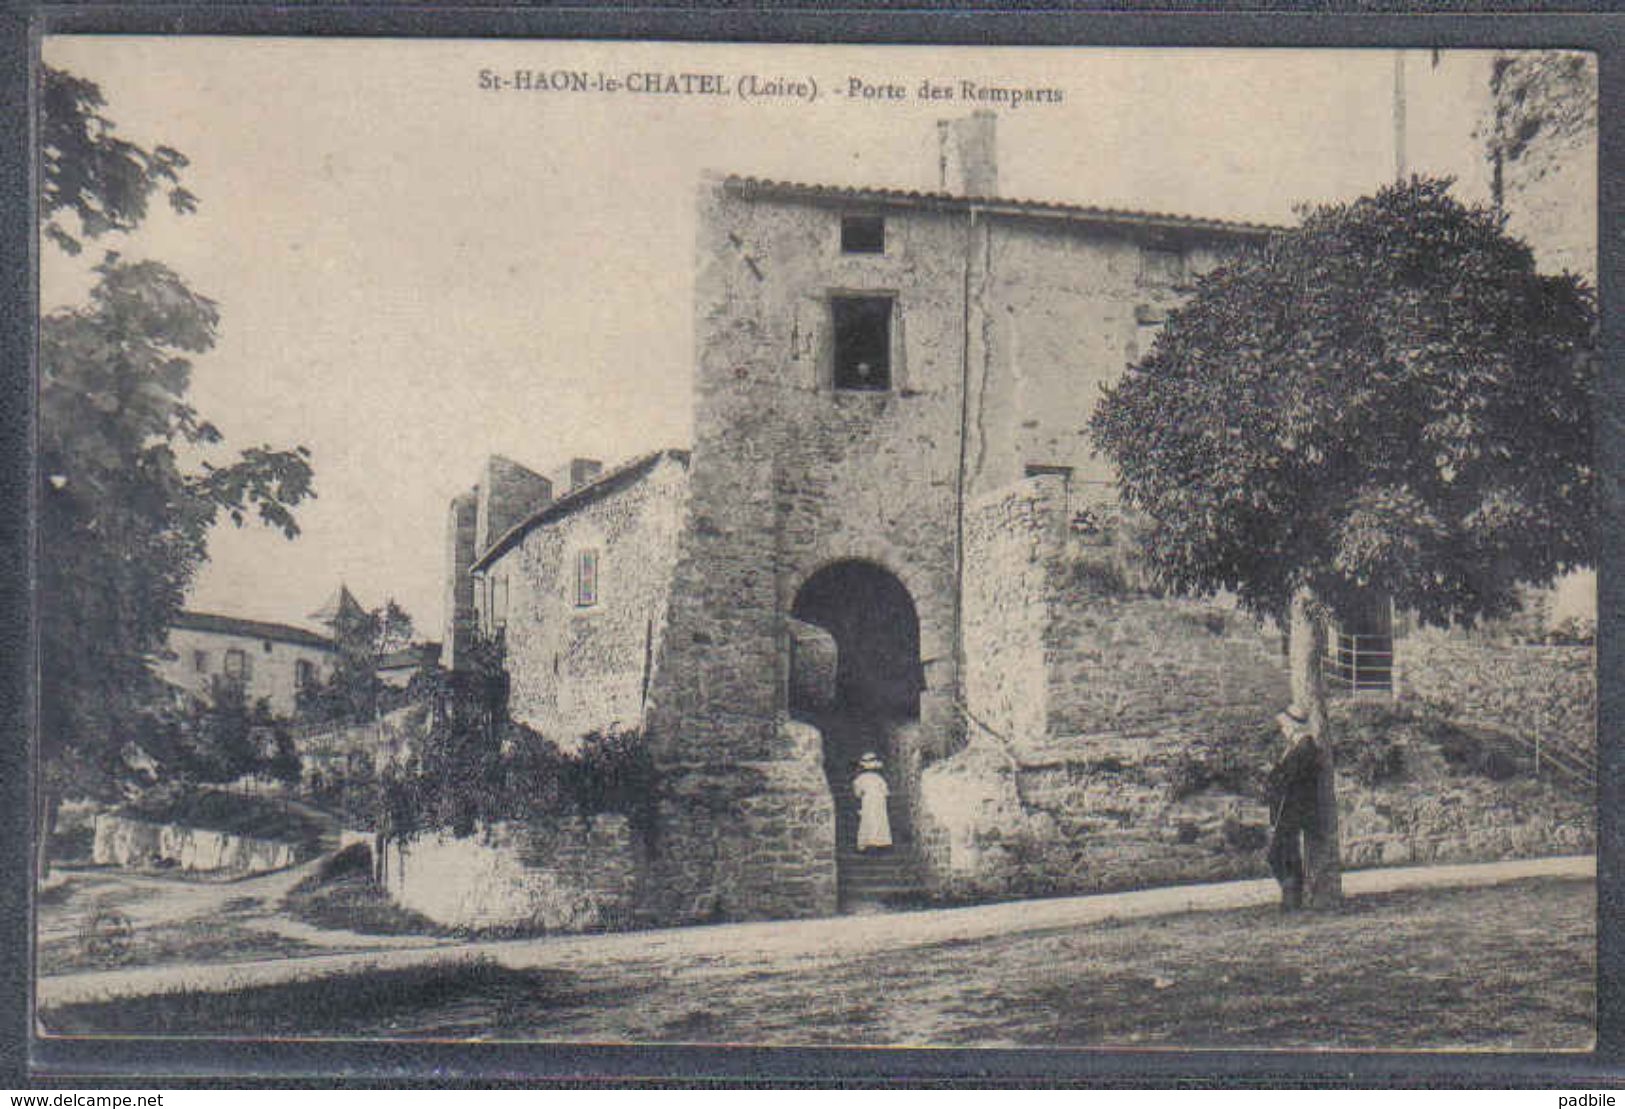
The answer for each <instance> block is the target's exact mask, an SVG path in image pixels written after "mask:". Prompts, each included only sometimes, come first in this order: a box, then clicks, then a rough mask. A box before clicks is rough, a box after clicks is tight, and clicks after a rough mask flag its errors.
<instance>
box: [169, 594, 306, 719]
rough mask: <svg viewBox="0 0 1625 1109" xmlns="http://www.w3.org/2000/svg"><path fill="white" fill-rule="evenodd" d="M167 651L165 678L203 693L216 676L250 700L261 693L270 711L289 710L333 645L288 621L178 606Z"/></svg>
mask: <svg viewBox="0 0 1625 1109" xmlns="http://www.w3.org/2000/svg"><path fill="white" fill-rule="evenodd" d="M169 654H170V656H171V657H170V658H168V659H166V660H165V661H164V662H163V663H161V664H160V675H161V676H162V677H163V678H164V680H166V681H168V682H169V683H170V684H172V685H174V686H177V687H179V688H181V689H184V690H186V691H188V692H190V693H193V694H195V695H196V696H199V697H204V698H207V697H209V696H211V695H212V693H213V690H214V688H215V684H216V683H217V682H232V683H236V684H238V685H240V686H241V687H242V689H243V692H244V693H245V694H246V695H247V697H248V700H249V703H250V704H252V703H254V702H255V701H258V700H260V699H261V698H264V699H265V700H266V701H267V702H269V703H270V706H271V711H272V712H274V713H276V714H277V715H279V716H289V715H292V714H293V712H294V710H295V708H296V707H297V703H298V692H299V690H300V689H301V688H302V687H304V686H307V685H311V684H314V683H316V682H318V681H321V680H324V679H325V678H326V677H327V675H328V673H329V672H330V671H331V670H332V668H333V661H334V659H335V657H336V656H337V654H338V648H337V647H336V646H334V644H333V641H332V640H331V639H329V638H327V637H326V636H324V635H322V634H320V633H319V632H313V631H309V630H307V629H305V628H297V627H293V626H292V625H289V624H274V623H270V622H269V621H265V620H245V619H243V618H241V617H237V616H222V615H218V614H216V613H210V612H182V613H181V614H180V615H179V616H177V617H176V618H175V621H174V622H173V623H172V624H171V625H170V629H169Z"/></svg>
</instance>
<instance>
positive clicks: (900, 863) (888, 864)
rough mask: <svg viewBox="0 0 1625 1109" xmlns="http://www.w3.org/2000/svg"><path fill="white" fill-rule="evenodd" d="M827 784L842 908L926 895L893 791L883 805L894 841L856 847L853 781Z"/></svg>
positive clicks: (901, 902)
mask: <svg viewBox="0 0 1625 1109" xmlns="http://www.w3.org/2000/svg"><path fill="white" fill-rule="evenodd" d="M830 790H831V792H832V793H833V794H834V796H835V804H836V811H837V813H838V815H837V817H836V821H835V829H836V836H837V841H836V842H837V847H836V851H835V871H836V875H837V880H838V898H839V905H840V909H841V911H842V912H846V913H851V912H873V911H877V910H881V909H891V908H903V907H906V906H909V905H917V904H919V903H921V902H922V901H924V899H925V887H924V885H923V884H922V883H921V882H920V877H919V866H918V865H917V864H916V862H915V860H914V851H913V844H912V843H910V842H909V837H908V829H907V826H906V823H905V822H904V821H903V820H901V819H900V817H901V816H902V812H901V802H900V799H899V798H898V796H897V794H895V793H893V794H892V795H891V796H890V797H889V798H888V799H887V806H886V807H887V809H888V810H889V814H890V816H891V826H892V836H893V840H894V842H893V844H892V846H891V847H887V848H881V849H878V850H870V851H862V852H860V851H859V850H858V849H857V847H856V841H857V825H858V822H857V817H856V813H857V801H856V799H855V798H854V797H853V795H852V784H851V783H850V782H844V781H840V780H836V781H832V782H831V783H830Z"/></svg>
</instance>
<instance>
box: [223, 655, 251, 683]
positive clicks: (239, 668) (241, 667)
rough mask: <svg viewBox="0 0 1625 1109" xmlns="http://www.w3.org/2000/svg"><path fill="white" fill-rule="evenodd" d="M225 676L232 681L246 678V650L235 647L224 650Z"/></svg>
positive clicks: (243, 680) (240, 680)
mask: <svg viewBox="0 0 1625 1109" xmlns="http://www.w3.org/2000/svg"><path fill="white" fill-rule="evenodd" d="M225 672H226V677H228V678H230V679H231V680H233V681H238V682H245V681H247V680H248V652H247V651H244V650H241V649H239V648H237V647H233V648H231V649H230V650H229V651H227V652H226V671H225Z"/></svg>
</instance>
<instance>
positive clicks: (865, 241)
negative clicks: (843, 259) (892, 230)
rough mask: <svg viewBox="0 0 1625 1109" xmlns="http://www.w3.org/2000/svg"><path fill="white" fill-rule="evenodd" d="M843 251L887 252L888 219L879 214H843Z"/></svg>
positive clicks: (856, 252) (844, 252) (858, 252)
mask: <svg viewBox="0 0 1625 1109" xmlns="http://www.w3.org/2000/svg"><path fill="white" fill-rule="evenodd" d="M841 253H842V254H884V253H886V221H885V220H884V219H882V218H881V217H879V216H842V217H841Z"/></svg>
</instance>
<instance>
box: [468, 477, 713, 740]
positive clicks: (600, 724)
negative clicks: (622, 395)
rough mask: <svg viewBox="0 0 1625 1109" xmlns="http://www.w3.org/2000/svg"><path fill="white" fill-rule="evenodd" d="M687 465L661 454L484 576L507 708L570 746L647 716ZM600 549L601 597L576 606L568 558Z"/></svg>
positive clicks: (549, 525)
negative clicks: (500, 612)
mask: <svg viewBox="0 0 1625 1109" xmlns="http://www.w3.org/2000/svg"><path fill="white" fill-rule="evenodd" d="M686 494H687V472H686V469H685V466H684V464H683V463H682V462H681V461H680V460H679V459H678V458H677V457H674V456H671V455H667V456H663V457H662V458H661V459H660V460H659V461H657V462H656V463H655V464H654V466H653V468H652V469H651V470H650V471H649V472H648V473H647V474H646V475H644V476H643V477H642V478H641V479H639V480H636V481H634V482H632V483H631V484H629V485H627V486H625V487H624V488H621V489H618V490H616V491H614V492H612V493H607V494H605V495H604V496H603V497H602V498H600V499H598V500H595V501H592V502H590V503H587V504H585V505H583V506H581V507H580V508H578V509H576V510H575V511H573V512H570V513H569V514H568V515H565V516H562V517H561V518H559V519H557V520H554V521H549V522H546V523H543V524H540V525H538V526H537V527H535V528H533V529H532V530H531V531H530V532H529V534H527V535H526V536H525V537H524V539H523V540H522V541H521V542H520V543H518V544H517V545H516V546H514V547H513V548H512V549H510V550H509V551H507V552H506V553H504V554H503V555H501V556H500V557H499V558H497V559H496V560H495V561H494V562H493V563H492V564H491V565H489V566H488V567H487V568H486V569H485V571H484V576H485V577H486V578H487V579H490V580H491V581H492V582H493V583H495V593H496V595H497V596H498V597H501V596H503V595H504V594H505V595H506V598H507V613H506V627H505V630H504V642H505V646H506V665H507V669H508V675H509V678H510V693H509V712H510V714H511V715H512V716H513V718H514V719H515V720H517V721H519V722H521V723H523V724H525V725H527V726H529V727H531V728H534V729H535V730H537V731H539V732H541V733H542V734H543V735H545V736H546V737H547V738H549V739H550V740H552V741H553V742H554V743H556V744H558V745H559V747H560V748H561V749H563V750H566V751H570V750H573V749H574V748H575V747H576V746H577V745H578V744H579V742H580V739H581V737H582V736H583V735H586V734H587V733H589V732H592V731H595V730H611V729H620V730H634V729H637V728H640V727H641V726H642V723H643V712H644V702H645V697H646V694H647V691H648V688H649V683H650V682H651V680H652V678H653V668H654V663H655V654H656V649H657V645H658V643H659V640H660V638H661V637H662V635H663V634H664V628H665V623H666V609H667V604H668V599H669V597H670V593H671V585H672V570H673V561H674V559H675V557H676V550H677V533H678V528H679V527H680V525H681V521H682V519H683V503H684V499H685V497H686ZM587 549H593V550H597V551H598V552H599V558H598V602H597V604H594V605H591V606H586V607H583V606H579V605H577V604H576V600H577V597H576V557H577V555H578V553H579V552H580V551H582V550H587Z"/></svg>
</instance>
